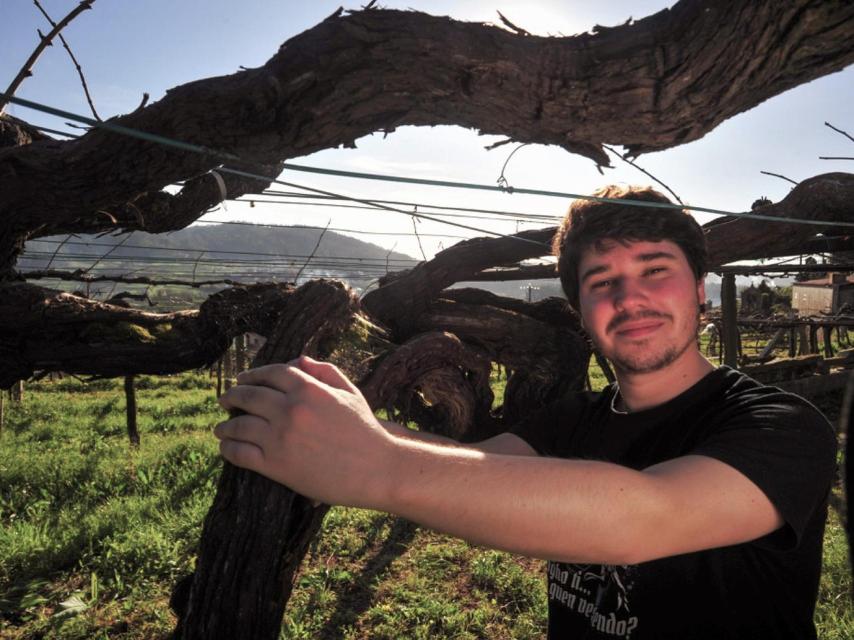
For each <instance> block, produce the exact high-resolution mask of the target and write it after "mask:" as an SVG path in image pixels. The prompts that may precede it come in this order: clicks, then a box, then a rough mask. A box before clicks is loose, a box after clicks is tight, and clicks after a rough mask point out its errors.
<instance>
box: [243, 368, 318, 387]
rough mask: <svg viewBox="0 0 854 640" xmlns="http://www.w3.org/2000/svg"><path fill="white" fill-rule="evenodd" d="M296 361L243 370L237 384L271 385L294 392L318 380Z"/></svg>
mask: <svg viewBox="0 0 854 640" xmlns="http://www.w3.org/2000/svg"><path fill="white" fill-rule="evenodd" d="M295 362H296V360H294V361H292V362H289V363H287V364H282V363H276V364H267V365H264V366H263V367H258V368H256V369H249V370H248V371H243V372H241V373H240V374H239V375H238V376H237V384H238V385H253V386H259V387H269V388H270V389H275V390H277V391H281V392H282V393H294V392H296V391H299V390H300V389H301V388H304V387H305V385H306V384H310V383H312V382H315V383H316V382H317V381H316V380H314V378H313V377H312V376H311V375H309V374H307V373H306V372H305V371H302V370H301V369H300V368H299V367H296V366H294V363H295ZM233 388H234V387H233Z"/></svg>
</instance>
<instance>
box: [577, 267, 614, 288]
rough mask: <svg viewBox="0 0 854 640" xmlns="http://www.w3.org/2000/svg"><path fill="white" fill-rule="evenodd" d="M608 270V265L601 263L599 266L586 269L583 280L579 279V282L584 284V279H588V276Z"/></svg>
mask: <svg viewBox="0 0 854 640" xmlns="http://www.w3.org/2000/svg"><path fill="white" fill-rule="evenodd" d="M607 270H608V267H606V266H605V265H604V264H600V265H599V266H597V267H591V268H590V269H588V270H587V271H585V272H584V273H583V274H581V280H579V282H578V284H584V281H585V280H587V278H590V277H592V276H595V275H596V274H597V273H603V272H604V271H607Z"/></svg>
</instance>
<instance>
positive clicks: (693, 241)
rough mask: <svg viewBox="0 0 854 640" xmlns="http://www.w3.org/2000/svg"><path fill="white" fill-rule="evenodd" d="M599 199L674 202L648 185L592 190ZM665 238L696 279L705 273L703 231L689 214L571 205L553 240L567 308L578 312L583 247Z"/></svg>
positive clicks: (594, 203)
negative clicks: (686, 260) (672, 244)
mask: <svg viewBox="0 0 854 640" xmlns="http://www.w3.org/2000/svg"><path fill="white" fill-rule="evenodd" d="M593 195H595V196H598V197H600V198H610V199H617V200H640V201H643V202H660V203H667V204H672V203H671V202H670V200H668V199H667V197H666V196H665V195H663V194H661V193H659V192H658V191H656V190H655V189H652V188H650V187H619V186H614V185H611V186H608V187H604V188H602V189H600V190H599V191H597V192H595V193H594V194H593ZM662 240H669V241H670V242H673V243H674V244H676V245H677V246H678V247H679V248H680V249H682V251H683V252H684V253H685V257H686V258H687V259H688V264H689V265H690V266H691V269H692V270H693V272H694V275H695V277H696V278H697V280H699V279H700V278H702V277H703V276H704V275H705V274H706V263H707V259H708V258H707V254H706V240H705V236H704V235H703V229H702V228H701V227H700V225H699V224H698V223H697V221H696V220H694V218H693V217H691V216H690V215H689V214H688V212H686V211H684V210H679V209H664V208H658V207H655V208H653V207H643V206H637V205H624V204H619V203H617V202H602V201H598V200H576V201H575V202H573V203H572V205H570V207H569V211H568V212H567V214H566V217H565V218H564V219H563V222H562V223H561V226H560V229H559V230H558V232H557V234H555V237H554V240H553V241H552V251H553V252H554V255H555V256H557V271H558V275H559V276H560V283H561V285H562V286H563V290H564V293H566V297H567V299H568V300H569V304H571V305H572V307H573V308H574V309H575V310H576V311H578V310H579V303H578V264H579V262H580V261H581V254H582V253H583V252H584V250H585V249H588V248H590V247H596V248H597V249H598V250H602V249H603V243H605V242H607V241H616V242H620V243H626V242H638V241H646V242H660V241H662Z"/></svg>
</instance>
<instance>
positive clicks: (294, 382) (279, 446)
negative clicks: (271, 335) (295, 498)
mask: <svg viewBox="0 0 854 640" xmlns="http://www.w3.org/2000/svg"><path fill="white" fill-rule="evenodd" d="M237 383H238V384H237V386H235V387H232V388H231V389H230V390H229V391H227V392H226V393H225V394H224V395H223V396H222V397H221V398H220V404H221V405H222V406H223V408H225V409H241V410H243V411H245V412H246V414H245V415H240V416H237V417H234V418H231V419H229V420H226V421H225V422H222V423H220V424H218V425H217V426H216V428H215V429H214V435H216V437H217V438H219V439H220V440H221V442H220V453H221V454H222V456H223V458H225V459H226V460H228V461H229V462H231V463H232V464H235V465H237V466H240V467H245V468H247V469H251V470H253V471H257V472H258V473H260V474H262V475H265V476H267V477H268V478H270V479H272V480H275V481H276V482H280V483H282V484H284V485H287V486H288V487H290V488H291V489H293V490H294V491H296V492H298V493H301V494H303V495H305V496H307V497H310V498H313V499H315V500H320V501H322V502H326V503H328V504H343V505H347V506H358V507H372V506H373V507H376V506H377V505H378V504H381V503H382V502H383V500H382V497H383V492H384V487H383V485H384V482H383V481H384V480H385V479H386V478H388V477H389V474H388V471H387V470H388V468H389V465H390V464H391V462H392V461H393V454H392V450H393V448H394V444H395V438H394V437H393V436H391V435H390V434H389V433H388V431H387V430H386V429H384V428H383V427H382V425H380V424H379V422H378V421H377V420H376V418H375V417H374V415H373V412H372V411H371V409H370V407H369V406H368V404H367V402H366V401H365V399H364V397H363V396H362V394H361V393H360V392H359V390H358V389H357V388H356V387H355V385H353V384H352V383H351V382H350V381H349V380H348V379H347V378H346V376H344V374H343V373H341V371H339V370H338V368H337V367H335V366H334V365H331V364H328V363H323V362H318V361H316V360H312V359H311V358H308V357H305V356H304V357H301V358H299V359H297V360H294V361H292V362H289V363H288V364H272V365H267V366H264V367H259V368H257V369H252V370H250V371H245V372H243V373H241V374H240V375H238V376H237Z"/></svg>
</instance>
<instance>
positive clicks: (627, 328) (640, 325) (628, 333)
mask: <svg viewBox="0 0 854 640" xmlns="http://www.w3.org/2000/svg"><path fill="white" fill-rule="evenodd" d="M663 324H664V320H644V321H643V322H625V323H622V324H621V325H620V328H619V329H617V330H616V331H615V333H616V334H617V335H618V336H620V337H621V338H642V337H644V336H647V335H649V334H650V333H653V332H654V331H655V330H656V329H658V328H659V327H660V326H661V325H663Z"/></svg>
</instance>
